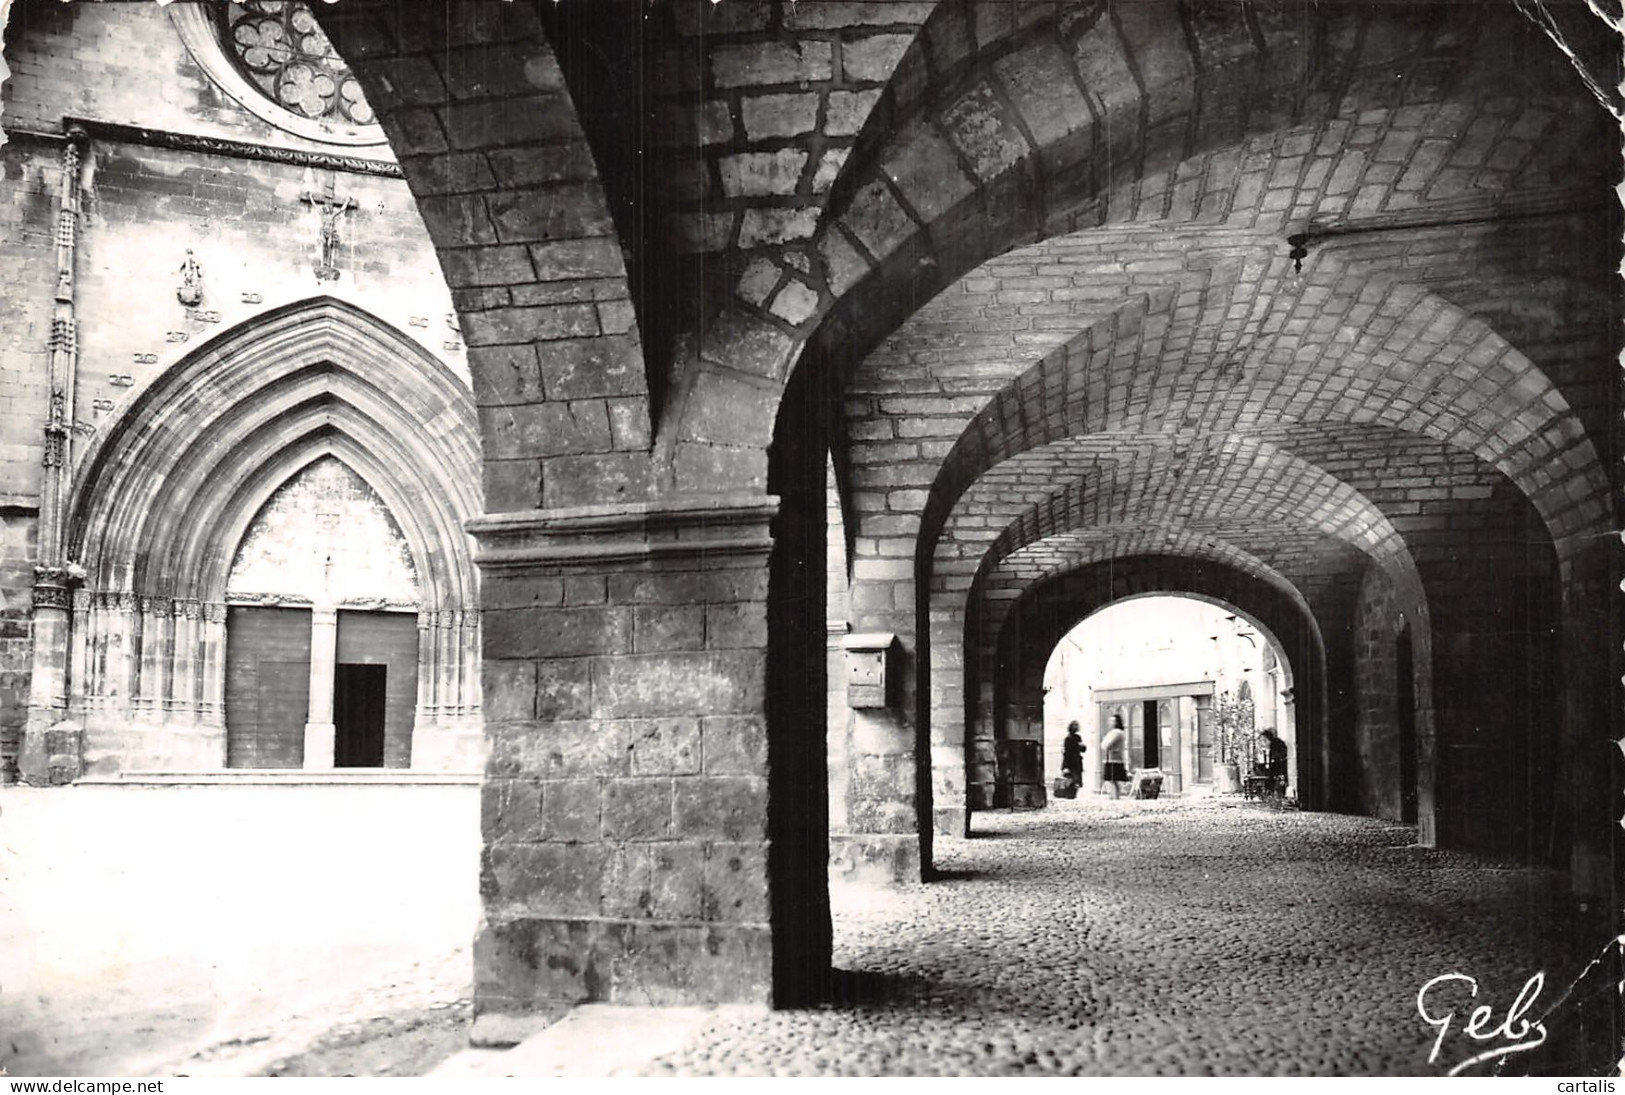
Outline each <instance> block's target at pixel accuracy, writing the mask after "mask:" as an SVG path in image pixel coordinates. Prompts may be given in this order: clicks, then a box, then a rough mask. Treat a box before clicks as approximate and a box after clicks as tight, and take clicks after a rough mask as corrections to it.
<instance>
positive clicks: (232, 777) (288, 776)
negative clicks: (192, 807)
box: [74, 768, 483, 787]
mask: <svg viewBox="0 0 1625 1095" xmlns="http://www.w3.org/2000/svg"><path fill="white" fill-rule="evenodd" d="M482 778H483V777H482V776H481V775H480V773H478V772H414V771H412V770H410V769H405V768H332V769H317V770H309V771H307V770H305V769H301V768H227V769H222V770H217V771H212V772H120V773H119V774H117V775H111V776H86V777H84V778H82V779H79V780H76V781H75V783H74V786H76V787H86V786H100V787H109V786H116V787H176V786H261V785H270V786H286V787H308V786H312V785H317V786H321V785H328V784H337V785H346V784H364V785H367V786H385V787H391V786H473V785H477V784H478V783H479V782H480V780H481V779H482Z"/></svg>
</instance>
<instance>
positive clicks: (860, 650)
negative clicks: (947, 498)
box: [832, 556, 929, 883]
mask: <svg viewBox="0 0 1625 1095" xmlns="http://www.w3.org/2000/svg"><path fill="white" fill-rule="evenodd" d="M899 563H900V564H901V567H898V566H897V564H899ZM904 568H906V570H907V571H908V572H909V573H910V574H911V573H912V569H913V561H912V560H908V559H903V560H894V559H870V558H864V557H862V556H860V557H858V558H857V560H856V562H855V565H854V567H853V582H852V596H851V616H852V619H851V627H852V629H853V634H851V635H849V636H847V637H846V639H845V640H844V642H843V646H844V647H845V648H846V655H847V658H848V660H849V665H850V664H851V661H852V660H853V659H866V658H870V657H873V656H875V654H876V646H875V643H876V638H875V637H876V636H884V637H885V638H886V639H888V640H892V639H893V637H895V647H894V649H892V652H891V654H890V655H889V656H888V657H889V665H888V666H887V668H886V672H887V673H888V674H889V675H890V677H891V679H890V680H889V681H888V689H887V695H886V696H885V697H884V699H883V702H880V701H877V702H871V703H866V705H864V706H852V705H851V704H850V703H849V707H851V710H850V713H849V718H848V723H847V726H848V730H847V739H846V767H847V772H848V773H849V776H848V780H847V786H846V831H845V832H844V833H840V834H837V835H836V837H835V840H834V844H833V847H834V851H835V853H836V862H835V863H834V864H832V867H834V868H835V869H837V870H838V871H839V872H840V873H843V874H845V875H847V876H848V877H850V878H853V879H854V880H857V881H861V882H879V883H896V882H918V881H919V880H920V878H921V873H922V870H923V867H924V863H925V851H924V848H923V847H922V844H921V824H920V818H921V816H922V810H921V800H920V797H919V796H920V773H919V762H920V749H919V742H918V737H919V728H918V718H917V716H916V714H915V710H914V708H915V704H916V702H917V698H918V691H917V687H918V686H917V682H916V681H915V680H913V679H912V678H913V676H914V674H913V673H912V672H911V670H914V669H915V668H916V667H917V664H918V663H917V656H918V651H917V650H915V649H913V648H912V647H913V639H914V621H913V613H912V610H911V611H909V612H907V613H903V612H893V611H883V610H880V609H878V608H877V607H876V606H877V605H878V604H880V603H882V602H883V603H884V604H885V605H886V606H887V608H888V609H889V608H890V606H891V605H893V604H894V603H896V602H895V601H894V600H893V598H894V596H895V595H896V591H895V588H894V587H896V586H898V585H901V586H904V587H905V589H904V591H903V596H904V597H905V598H906V597H908V596H909V595H910V594H911V593H912V590H913V588H914V584H913V582H912V580H910V579H909V578H907V577H904V576H902V575H901V574H895V575H894V574H892V573H891V572H892V571H893V570H901V569H904ZM877 571H885V572H886V573H885V575H884V576H881V575H879V574H877V573H876V572H877ZM927 827H929V826H927Z"/></svg>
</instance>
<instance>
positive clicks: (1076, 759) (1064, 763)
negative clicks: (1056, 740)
mask: <svg viewBox="0 0 1625 1095" xmlns="http://www.w3.org/2000/svg"><path fill="white" fill-rule="evenodd" d="M1087 749H1088V746H1086V745H1084V744H1083V735H1082V734H1080V733H1078V723H1077V720H1076V719H1074V720H1073V721H1071V722H1069V723H1067V724H1066V741H1064V742H1062V743H1061V774H1062V775H1063V776H1065V777H1066V778H1067V779H1068V780H1070V781H1071V783H1072V785H1073V786H1074V787H1080V786H1082V785H1083V754H1084V752H1085V751H1086V750H1087Z"/></svg>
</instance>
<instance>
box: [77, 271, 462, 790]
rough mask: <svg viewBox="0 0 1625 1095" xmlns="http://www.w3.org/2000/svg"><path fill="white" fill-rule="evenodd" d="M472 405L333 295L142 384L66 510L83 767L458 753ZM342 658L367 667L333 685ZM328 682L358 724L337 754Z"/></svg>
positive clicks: (274, 763)
mask: <svg viewBox="0 0 1625 1095" xmlns="http://www.w3.org/2000/svg"><path fill="white" fill-rule="evenodd" d="M473 418H474V415H473V405H472V399H471V396H470V393H469V391H468V388H467V387H466V386H465V385H464V384H463V383H462V382H461V381H460V380H459V379H458V378H457V377H456V376H454V375H453V374H451V373H450V371H449V370H447V369H446V367H445V366H443V365H441V364H439V363H438V362H436V361H434V360H433V359H431V358H429V357H428V355H426V354H425V353H424V352H423V351H422V350H420V349H418V348H416V346H415V345H414V344H413V343H412V342H411V341H410V340H409V339H407V338H406V337H405V336H403V335H401V334H400V333H399V332H396V331H394V330H392V329H391V328H389V327H388V325H386V324H384V323H382V322H380V321H378V320H377V319H375V318H373V317H371V316H369V315H368V314H366V313H364V312H362V311H360V310H359V309H357V308H354V307H353V306H350V305H348V304H344V303H341V302H339V301H337V300H333V299H331V298H316V299H314V300H310V301H305V302H302V303H299V304H295V305H289V306H286V307H283V308H280V309H277V310H275V311H273V312H270V313H268V314H267V315H265V316H263V317H262V318H260V319H258V320H255V321H253V322H250V323H247V324H244V325H242V326H241V327H238V328H235V329H233V330H231V331H227V332H224V333H223V334H221V335H220V336H218V337H217V338H215V339H213V340H211V341H210V342H209V343H207V344H206V345H204V346H202V347H200V348H199V349H198V350H196V351H194V352H193V353H191V354H189V355H187V356H186V357H185V358H184V359H182V360H181V361H180V362H178V363H177V364H176V365H175V366H173V367H172V368H171V369H169V370H168V371H166V372H164V373H163V374H161V375H160V376H159V377H158V378H156V379H155V380H154V381H153V382H152V383H151V384H150V385H149V386H148V387H147V388H146V389H144V390H142V391H140V392H139V393H137V395H136V396H135V398H134V399H133V400H131V402H130V403H129V404H128V406H127V407H126V409H124V410H123V411H122V412H121V413H120V416H119V418H118V419H117V420H116V421H115V422H114V423H113V425H112V426H111V428H110V429H109V430H108V431H107V432H106V433H104V434H102V435H101V436H100V437H99V438H98V440H97V444H96V446H95V447H94V448H93V449H92V451H91V452H90V453H89V454H88V455H87V458H86V460H85V462H84V464H83V465H82V468H81V472H80V474H79V477H78V478H77V480H76V483H75V488H74V495H73V504H72V507H71V508H70V514H71V522H70V537H71V550H72V552H73V555H74V558H76V559H78V560H82V563H83V566H84V569H85V572H86V576H85V582H84V586H83V588H81V589H79V590H78V591H76V592H75V595H74V612H73V634H72V639H71V642H70V644H69V667H68V668H69V679H70V702H69V714H70V717H72V718H75V719H78V720H80V721H81V722H82V724H83V727H84V734H85V759H86V763H87V766H88V767H89V769H90V770H91V771H93V772H104V773H108V772H116V771H155V770H156V771H171V772H176V771H178V772H188V771H208V770H212V769H218V768H220V767H223V766H226V765H228V764H229V765H232V766H244V765H247V766H258V765H260V764H262V763H263V764H264V765H266V766H270V767H290V766H300V765H304V766H320V767H331V766H332V765H333V764H334V762H335V760H337V759H349V760H355V761H358V762H359V763H360V764H361V765H362V766H368V765H372V764H374V763H376V764H379V765H387V766H390V767H406V766H408V765H411V766H413V767H419V768H428V769H438V770H443V771H444V770H461V771H468V770H471V769H474V768H476V767H477V766H478V764H479V757H480V756H481V755H482V752H483V743H482V741H481V734H480V728H481V716H480V689H479V671H478V658H479V646H478V613H477V606H478V591H477V584H476V579H475V574H474V568H473V560H472V551H471V545H470V543H469V540H468V538H467V536H466V534H465V533H464V532H463V531H462V528H461V524H462V522H463V521H465V520H466V519H467V518H468V517H469V516H471V515H472V514H473V513H475V512H477V511H478V509H479V506H480V502H479V491H478V488H477V486H476V484H477V483H478V474H477V471H476V470H475V469H477V468H478V447H477V440H476V432H475V428H474V421H473ZM318 555H319V558H318ZM329 561H331V562H332V564H333V565H332V566H331V567H330V566H329ZM234 651H235V652H236V653H237V654H239V655H243V657H240V658H239V659H238V661H236V662H233V661H232V655H233V652H234ZM248 655H253V656H252V657H248ZM261 655H263V656H261ZM261 663H264V665H265V666H266V668H265V671H264V680H263V681H262V680H261V675H260V671H259V668H258V667H259V665H260V664H261ZM250 664H252V665H254V666H255V667H256V668H255V669H254V670H253V671H252V672H250V671H249V670H248V668H247V666H249V665H250ZM341 665H353V666H373V667H374V668H371V669H366V668H360V669H354V670H345V671H343V677H344V679H345V687H344V689H343V690H342V692H335V686H336V685H337V684H338V683H339V680H340V670H339V668H338V667H339V666H341ZM379 667H382V668H384V677H383V679H382V680H381V681H380V679H379V676H378V668H379ZM234 675H235V676H234ZM233 677H234V679H235V685H233V684H232V683H231V682H230V681H229V680H228V678H233ZM380 687H381V689H382V691H381V693H380V692H379V689H380ZM228 693H230V694H231V695H230V697H229V699H228ZM380 696H381V699H380ZM341 697H342V698H341ZM336 698H338V699H339V701H340V702H341V703H343V704H345V710H346V715H347V717H349V716H350V713H351V711H352V709H354V710H355V711H356V712H360V713H359V714H356V715H354V717H355V718H358V719H361V720H362V721H364V722H368V724H369V727H370V728H369V729H366V730H364V731H362V730H357V731H355V733H356V734H359V735H360V736H361V737H362V738H367V739H368V742H367V744H366V745H365V746H364V747H361V746H357V751H351V752H346V753H344V754H343V757H342V758H341V757H340V754H339V753H336V752H335V748H336V746H335V744H334V737H333V735H334V733H335V731H334V729H333V727H334V726H335V722H334V717H333V713H332V704H333V702H334V700H335V699H336ZM262 703H263V704H264V705H265V706H266V709H267V710H268V711H273V710H274V711H275V712H277V714H276V716H275V718H276V719H278V720H281V722H286V721H288V720H289V719H292V718H295V717H296V715H297V711H296V710H295V709H296V708H301V707H302V708H304V709H305V711H304V719H303V721H302V722H301V723H300V727H299V730H298V732H297V733H295V732H294V731H292V730H290V729H289V728H288V727H287V726H282V725H281V723H278V729H277V730H276V731H275V732H274V733H272V734H271V735H270V736H269V737H268V738H266V739H265V740H263V741H262V740H261V737H260V734H259V729H258V727H259V719H258V717H257V716H256V717H255V718H254V719H252V720H250V721H249V722H244V721H243V719H244V718H246V717H247V715H248V712H249V710H250V709H251V708H253V709H256V710H257V709H258V708H259V706H260V705H261V704H262ZM379 703H381V704H382V713H383V720H384V725H383V726H382V727H378V726H373V725H371V723H372V722H375V721H376V716H377V714H378V712H377V711H376V710H375V708H378V706H379ZM357 704H359V707H357V706H356V705H357ZM228 707H229V708H233V709H234V710H228ZM233 722H236V723H237V724H238V726H239V728H240V729H241V730H242V731H243V733H242V734H240V735H237V737H238V742H237V743H236V744H234V743H233V741H232V738H233V734H232V733H231V731H230V727H231V724H232V723H233ZM251 726H252V729H250V727H251ZM380 733H381V734H382V739H381V745H382V753H380V751H379V746H380V741H378V740H375V739H377V737H378V734H380ZM250 743H255V744H250Z"/></svg>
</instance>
